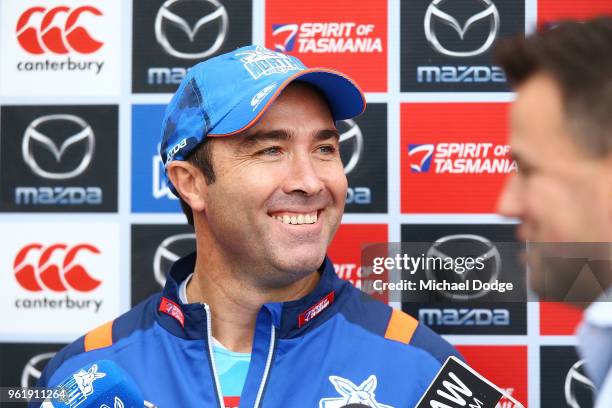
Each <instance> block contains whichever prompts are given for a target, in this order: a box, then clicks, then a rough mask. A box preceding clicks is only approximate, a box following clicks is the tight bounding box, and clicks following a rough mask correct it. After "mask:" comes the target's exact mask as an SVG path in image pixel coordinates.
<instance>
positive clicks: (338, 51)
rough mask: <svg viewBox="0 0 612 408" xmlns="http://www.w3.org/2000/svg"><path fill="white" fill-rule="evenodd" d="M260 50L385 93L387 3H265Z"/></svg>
mask: <svg viewBox="0 0 612 408" xmlns="http://www.w3.org/2000/svg"><path fill="white" fill-rule="evenodd" d="M265 3H266V17H265V18H266V21H265V28H266V30H265V31H266V32H265V45H266V47H267V48H269V49H271V50H275V51H279V52H283V53H287V54H291V55H293V56H296V57H298V58H299V59H300V60H301V61H302V62H303V63H304V64H305V65H306V66H312V67H328V68H333V69H337V70H339V71H341V72H343V73H345V74H347V75H348V76H350V77H351V78H353V79H355V81H356V82H357V83H358V84H359V85H360V86H361V88H362V89H364V90H365V91H366V92H386V91H387V37H388V36H387V32H388V28H387V26H388V22H387V19H388V17H387V2H386V1H368V2H363V1H362V2H358V3H359V7H355V4H354V3H355V2H354V1H352V0H335V1H329V0H308V1H301V2H296V1H286V0H266V2H265Z"/></svg>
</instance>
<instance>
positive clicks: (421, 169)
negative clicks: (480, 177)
mask: <svg viewBox="0 0 612 408" xmlns="http://www.w3.org/2000/svg"><path fill="white" fill-rule="evenodd" d="M509 153H510V146H509V145H506V144H495V143H491V142H481V143H437V144H432V143H428V144H409V145H408V164H409V166H410V172H411V173H428V172H433V173H436V174H443V173H459V174H466V173H467V174H507V173H511V172H513V171H516V169H517V165H516V162H515V161H514V160H512V158H511V157H510V154H509ZM432 164H433V166H432Z"/></svg>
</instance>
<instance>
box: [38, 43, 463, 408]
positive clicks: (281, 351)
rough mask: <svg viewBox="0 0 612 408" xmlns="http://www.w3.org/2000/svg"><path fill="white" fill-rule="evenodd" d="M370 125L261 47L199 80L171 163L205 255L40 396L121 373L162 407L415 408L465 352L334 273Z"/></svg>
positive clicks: (294, 64)
mask: <svg viewBox="0 0 612 408" xmlns="http://www.w3.org/2000/svg"><path fill="white" fill-rule="evenodd" d="M364 109H365V99H364V96H363V94H362V93H361V91H360V90H359V88H358V87H357V85H356V84H355V83H354V82H353V81H352V80H351V79H349V78H348V77H346V76H344V75H343V74H341V73H338V72H335V71H331V70H327V69H320V68H316V69H307V68H306V67H305V66H304V65H303V64H302V63H301V62H300V61H299V60H298V59H296V58H294V57H292V56H288V55H285V54H281V53H277V52H273V51H270V50H267V49H265V48H262V47H259V46H249V47H244V48H240V49H238V50H235V51H233V52H230V53H228V54H224V55H221V56H218V57H216V58H213V59H210V60H208V61H206V62H203V63H200V64H198V65H196V66H195V67H193V68H192V69H191V70H190V71H189V73H188V74H187V76H186V77H185V79H184V80H183V82H182V84H181V86H180V87H179V89H178V91H177V92H176V94H175V95H174V98H173V99H172V101H171V102H170V104H169V105H168V108H167V111H166V118H165V120H164V123H163V130H162V143H161V156H162V159H163V161H164V164H165V168H166V172H167V175H168V180H169V186H170V188H171V189H172V191H173V192H175V193H176V194H177V195H178V196H179V197H180V199H181V203H182V206H183V209H184V211H185V213H186V216H187V219H188V222H189V223H190V224H192V225H193V226H194V229H195V233H196V241H197V251H196V253H194V254H192V255H190V256H187V257H185V258H183V259H180V260H179V261H177V262H176V263H175V264H174V266H173V267H172V269H171V271H170V273H169V275H168V279H167V283H166V286H165V288H164V290H163V292H162V293H160V294H157V295H154V296H152V297H151V298H149V299H148V300H146V301H145V302H143V303H141V304H140V305H138V306H136V307H135V308H134V309H132V310H131V311H129V312H128V313H126V314H125V315H123V316H121V317H119V318H117V319H115V320H114V321H113V322H110V323H108V324H106V325H104V326H102V327H100V328H98V329H95V330H93V331H92V332H90V333H88V334H87V335H85V336H84V337H82V338H81V339H79V340H77V341H76V342H75V343H73V344H72V345H70V346H68V347H67V348H65V349H64V350H63V351H61V352H60V353H59V354H58V356H56V357H55V359H54V360H53V361H52V362H51V363H50V364H49V365H48V367H47V368H46V369H45V372H44V374H43V376H42V377H41V385H55V384H57V382H58V381H59V380H61V379H62V378H63V377H65V376H66V375H68V374H70V373H71V372H73V371H74V370H76V369H78V368H79V367H81V366H83V365H85V363H87V362H90V361H95V360H99V359H109V360H113V361H115V362H116V363H118V364H119V365H120V366H122V367H123V368H124V369H125V370H126V371H127V372H128V373H129V374H130V375H131V376H132V377H133V378H134V379H135V381H136V383H137V384H138V386H139V387H140V389H141V391H142V393H143V394H144V397H145V399H147V400H149V401H152V402H153V403H155V404H157V405H159V406H160V407H171V406H185V407H187V406H200V407H220V406H221V407H223V406H227V407H237V406H238V405H240V406H241V407H249V408H251V407H266V408H268V407H320V408H339V407H371V408H389V407H397V408H399V407H410V406H415V405H416V403H417V401H418V400H419V398H420V397H421V395H422V394H423V393H424V391H425V390H426V388H427V386H428V385H429V383H430V382H431V381H432V379H433V378H434V376H435V374H436V372H437V371H438V370H439V368H440V367H441V365H442V363H443V362H444V361H445V360H446V358H447V357H448V356H450V355H456V351H455V350H454V349H453V348H452V347H451V346H450V345H449V344H448V343H447V342H446V341H444V340H443V339H442V338H441V337H439V336H438V335H436V334H435V333H433V332H432V331H431V330H429V329H428V328H426V327H424V326H423V325H421V324H419V323H418V322H417V321H416V320H415V319H413V318H412V317H410V316H409V315H407V314H404V313H402V312H400V311H397V310H393V309H391V308H390V307H388V306H387V305H385V304H382V303H379V302H377V301H374V300H373V299H371V298H369V297H368V296H367V295H365V294H363V293H362V292H361V291H359V290H358V289H356V288H355V287H353V286H352V285H351V284H350V283H348V282H345V281H343V280H341V279H339V278H338V276H337V275H336V274H335V272H334V268H333V263H332V261H331V260H330V259H328V258H326V251H327V248H328V246H329V244H330V242H331V240H332V238H333V236H334V233H335V232H336V230H337V228H338V226H339V224H340V221H341V219H342V214H343V209H344V201H345V197H346V192H347V180H346V176H345V175H344V171H343V165H342V162H341V160H340V155H339V151H338V149H339V134H338V131H337V130H336V126H335V121H337V120H341V119H347V118H351V117H354V116H356V115H359V114H360V113H361V112H363V110H364Z"/></svg>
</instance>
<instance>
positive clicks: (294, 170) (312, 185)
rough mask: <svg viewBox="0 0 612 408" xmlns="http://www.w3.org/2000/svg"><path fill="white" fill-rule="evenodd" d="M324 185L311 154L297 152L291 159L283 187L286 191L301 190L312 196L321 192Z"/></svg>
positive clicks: (288, 192)
mask: <svg viewBox="0 0 612 408" xmlns="http://www.w3.org/2000/svg"><path fill="white" fill-rule="evenodd" d="M324 187H325V185H324V183H323V180H321V177H320V176H319V173H318V172H317V169H316V168H315V166H314V164H313V159H312V158H311V157H310V156H309V155H307V154H296V155H294V156H293V157H292V158H291V159H290V161H289V169H288V174H287V176H286V178H285V184H284V188H283V190H284V192H285V193H287V194H290V193H293V192H301V193H302V194H305V195H307V196H312V195H315V194H317V193H319V192H321V191H322V190H323V188H324Z"/></svg>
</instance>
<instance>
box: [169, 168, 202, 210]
mask: <svg viewBox="0 0 612 408" xmlns="http://www.w3.org/2000/svg"><path fill="white" fill-rule="evenodd" d="M167 174H168V178H169V179H170V181H171V182H172V185H174V188H175V189H176V191H177V192H178V193H179V195H180V196H181V198H182V199H183V200H184V201H185V202H186V203H187V204H189V206H190V207H191V210H192V211H193V212H201V211H204V210H205V209H206V189H207V184H206V180H205V178H204V175H203V174H202V172H201V171H200V170H199V169H198V168H196V167H195V166H194V165H193V164H191V163H189V162H187V161H178V160H177V161H173V162H171V163H170V164H169V165H168V169H167Z"/></svg>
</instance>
